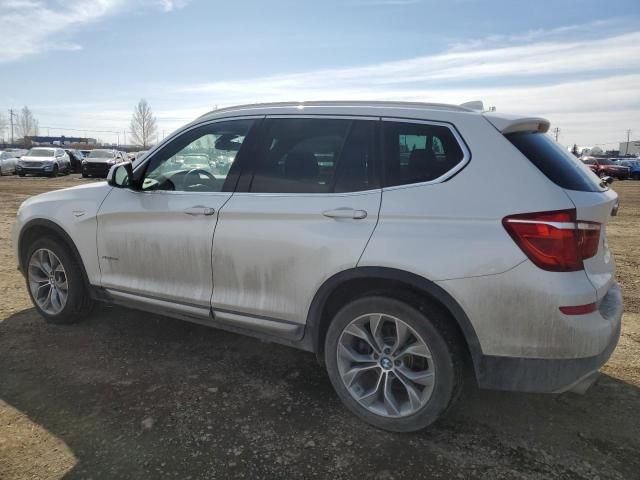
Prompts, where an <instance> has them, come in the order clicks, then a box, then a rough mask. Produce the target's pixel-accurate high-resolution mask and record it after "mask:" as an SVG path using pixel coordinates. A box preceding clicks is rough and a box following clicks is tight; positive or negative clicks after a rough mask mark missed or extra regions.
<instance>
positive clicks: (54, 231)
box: [18, 218, 89, 285]
mask: <svg viewBox="0 0 640 480" xmlns="http://www.w3.org/2000/svg"><path fill="white" fill-rule="evenodd" d="M43 233H49V234H50V235H51V237H53V238H57V239H58V240H60V241H62V242H64V244H65V245H67V246H68V247H69V248H70V249H71V253H72V254H73V256H74V257H75V258H76V260H77V261H78V264H79V265H80V271H81V272H82V278H83V280H84V282H85V284H86V285H89V277H88V276H87V271H86V269H85V267H84V262H83V261H82V257H81V256H80V252H79V251H78V248H77V247H76V245H75V243H74V242H73V240H72V239H71V236H70V235H69V234H68V233H67V232H66V230H65V229H64V228H62V227H61V226H60V225H58V224H57V223H55V222H53V221H51V220H47V219H44V218H36V219H33V220H29V221H28V222H27V223H26V224H25V225H24V226H23V227H22V229H21V230H20V233H19V235H18V266H19V267H20V271H21V272H22V273H23V274H26V262H27V258H26V255H27V246H28V245H29V244H30V243H31V242H32V241H34V240H35V239H37V238H40V235H41V234H43Z"/></svg>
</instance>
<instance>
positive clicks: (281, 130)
mask: <svg viewBox="0 0 640 480" xmlns="http://www.w3.org/2000/svg"><path fill="white" fill-rule="evenodd" d="M375 129H376V122H373V121H354V120H340V119H303V118H287V119H270V120H268V121H267V124H266V126H265V134H264V136H263V138H262V140H261V142H260V143H261V147H260V150H259V154H258V157H257V158H258V164H257V165H256V170H255V174H254V177H253V180H252V182H251V187H250V189H249V190H250V191H251V192H263V193H331V192H348V191H360V190H368V189H371V188H377V187H378V186H379V184H378V182H377V175H376V174H375V170H374V149H375V142H374V136H375Z"/></svg>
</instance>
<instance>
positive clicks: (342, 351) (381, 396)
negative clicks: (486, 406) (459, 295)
mask: <svg viewBox="0 0 640 480" xmlns="http://www.w3.org/2000/svg"><path fill="white" fill-rule="evenodd" d="M447 320H448V318H447V317H446V316H444V315H443V314H442V312H440V311H439V310H438V309H430V308H427V309H426V310H425V313H422V312H421V311H419V310H417V309H415V308H413V307H412V306H410V305H408V304H406V303H403V302H400V301H398V300H395V299H391V298H386V297H365V298H361V299H358V300H355V301H353V302H351V303H349V304H347V305H346V306H345V307H343V308H342V309H341V310H340V311H339V312H338V314H337V315H336V316H335V318H334V319H333V322H332V323H331V325H330V327H329V330H328V332H327V337H326V341H325V363H326V365H327V371H328V373H329V378H330V379H331V383H332V384H333V387H334V388H335V390H336V392H337V394H338V396H339V397H340V399H341V400H342V401H343V403H344V404H345V405H346V406H347V408H348V409H349V410H351V411H352V412H353V413H354V414H355V415H357V416H358V417H360V418H361V419H362V420H364V421H366V422H368V423H370V424H372V425H374V426H376V427H378V428H381V429H384V430H389V431H394V432H411V431H416V430H421V429H423V428H425V427H427V426H428V425H430V424H432V423H433V422H434V421H436V420H437V419H438V418H439V417H440V416H441V415H442V414H443V413H444V412H445V411H446V410H447V409H448V408H449V407H450V405H451V404H452V403H453V401H454V400H455V398H456V397H457V393H458V392H459V389H460V387H461V385H462V366H461V363H460V358H459V355H458V353H457V351H458V346H457V345H456V344H455V343H454V341H453V338H454V336H451V335H448V334H447V333H446V332H444V331H443V328H442V326H443V325H446V322H447Z"/></svg>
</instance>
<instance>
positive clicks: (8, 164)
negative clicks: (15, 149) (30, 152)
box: [0, 150, 18, 175]
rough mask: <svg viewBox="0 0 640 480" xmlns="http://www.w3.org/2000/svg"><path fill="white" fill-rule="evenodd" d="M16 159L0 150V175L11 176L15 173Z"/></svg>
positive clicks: (11, 154) (9, 153)
mask: <svg viewBox="0 0 640 480" xmlns="http://www.w3.org/2000/svg"><path fill="white" fill-rule="evenodd" d="M16 165H18V159H17V158H16V157H15V156H14V155H13V153H11V152H7V151H2V150H0V175H12V174H14V173H16Z"/></svg>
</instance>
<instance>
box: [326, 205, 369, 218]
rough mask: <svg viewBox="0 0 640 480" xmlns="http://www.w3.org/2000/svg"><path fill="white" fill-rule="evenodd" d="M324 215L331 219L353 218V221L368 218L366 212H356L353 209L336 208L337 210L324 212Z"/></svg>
mask: <svg viewBox="0 0 640 480" xmlns="http://www.w3.org/2000/svg"><path fill="white" fill-rule="evenodd" d="M322 215H324V216H325V217H329V218H351V219H353V220H362V219H363V218H367V212H366V211H365V210H355V209H353V208H347V207H343V208H336V209H335V210H326V211H324V212H322Z"/></svg>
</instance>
